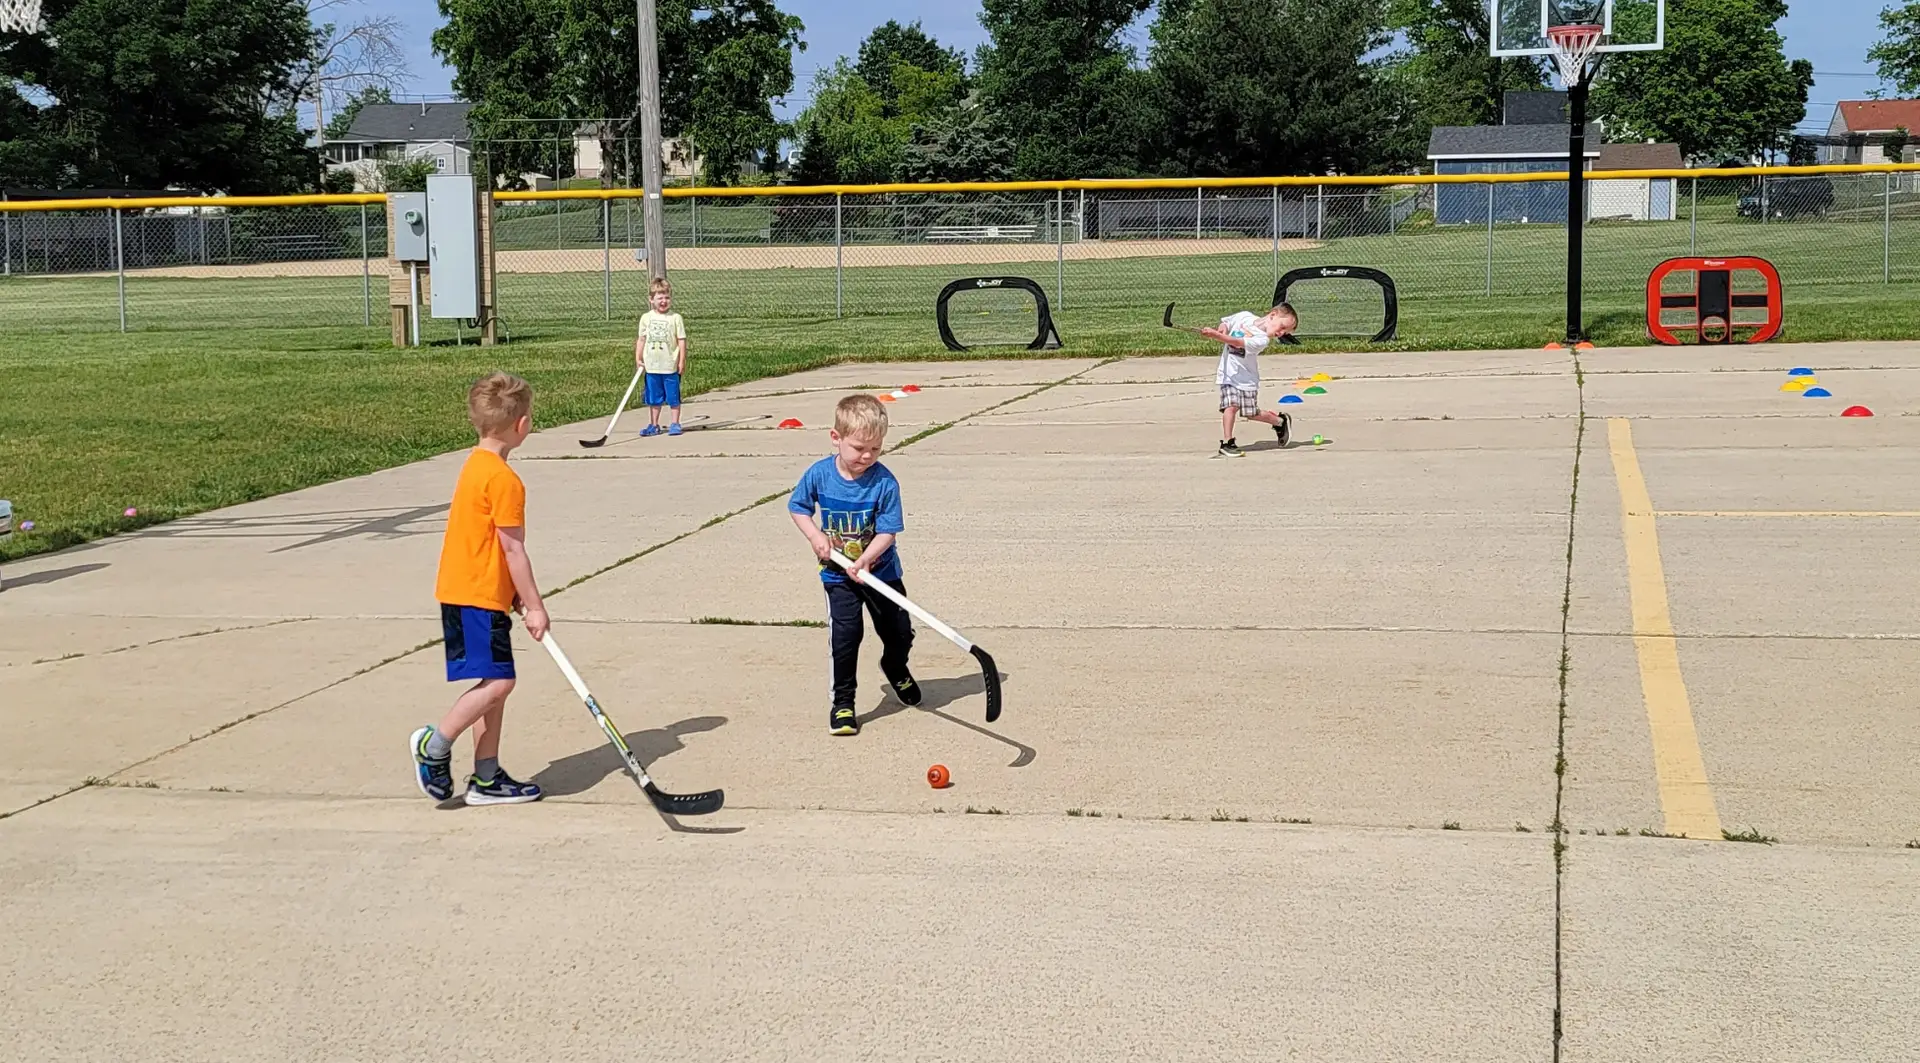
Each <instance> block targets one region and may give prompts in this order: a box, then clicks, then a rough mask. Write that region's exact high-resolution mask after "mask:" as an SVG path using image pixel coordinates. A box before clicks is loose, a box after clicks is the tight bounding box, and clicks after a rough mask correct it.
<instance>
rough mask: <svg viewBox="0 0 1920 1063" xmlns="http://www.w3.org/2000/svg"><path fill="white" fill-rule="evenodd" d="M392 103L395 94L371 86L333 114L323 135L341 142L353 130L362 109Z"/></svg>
mask: <svg viewBox="0 0 1920 1063" xmlns="http://www.w3.org/2000/svg"><path fill="white" fill-rule="evenodd" d="M392 102H393V93H391V92H388V91H387V90H386V89H384V88H382V87H381V86H379V85H370V86H368V87H366V88H364V89H361V90H360V91H359V92H357V93H354V94H353V95H352V96H349V97H347V99H346V102H344V103H342V104H341V105H340V109H339V110H337V111H334V112H333V114H332V115H331V116H330V117H328V119H327V127H326V129H324V130H322V134H323V136H324V137H325V139H327V140H339V139H340V138H341V137H344V136H346V135H347V131H348V130H350V129H352V128H353V120H354V119H355V118H356V117H358V116H359V114H360V109H361V108H362V107H365V106H366V105H367V104H369V103H392Z"/></svg>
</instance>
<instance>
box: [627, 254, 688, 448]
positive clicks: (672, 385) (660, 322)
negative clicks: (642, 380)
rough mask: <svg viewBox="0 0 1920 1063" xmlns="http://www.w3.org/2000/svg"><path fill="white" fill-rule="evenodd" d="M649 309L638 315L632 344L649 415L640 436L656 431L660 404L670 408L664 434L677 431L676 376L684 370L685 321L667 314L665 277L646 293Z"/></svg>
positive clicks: (670, 300)
mask: <svg viewBox="0 0 1920 1063" xmlns="http://www.w3.org/2000/svg"><path fill="white" fill-rule="evenodd" d="M648 302H650V303H651V304H652V307H651V309H649V310H648V311H647V312H646V313H644V314H642V315H640V335H639V336H638V337H637V338H636V339H635V340H634V343H633V361H634V364H635V365H636V366H639V367H641V368H642V369H644V370H645V371H646V374H647V391H646V402H647V406H648V408H649V410H648V412H650V413H651V414H652V415H653V419H652V421H651V423H649V424H648V425H647V426H646V427H645V428H642V429H641V430H640V434H641V435H643V436H657V435H659V434H660V407H662V406H669V407H672V408H673V423H672V424H670V425H668V426H667V434H668V435H670V436H677V435H679V434H680V375H681V374H682V373H685V372H686V371H687V323H686V322H685V321H683V320H681V317H680V315H679V314H675V313H671V312H670V311H671V310H672V308H673V289H672V288H671V287H669V286H668V284H667V279H666V278H665V277H660V278H657V279H656V280H655V281H654V282H653V284H652V286H651V290H650V291H649V292H648Z"/></svg>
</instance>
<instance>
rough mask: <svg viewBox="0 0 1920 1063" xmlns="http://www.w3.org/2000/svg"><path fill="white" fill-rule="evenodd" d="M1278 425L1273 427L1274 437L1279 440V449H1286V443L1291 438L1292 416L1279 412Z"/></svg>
mask: <svg viewBox="0 0 1920 1063" xmlns="http://www.w3.org/2000/svg"><path fill="white" fill-rule="evenodd" d="M1275 412H1278V413H1280V423H1279V424H1277V425H1274V426H1273V434H1274V437H1275V438H1277V439H1279V440H1280V449H1281V450H1285V449H1287V441H1288V440H1290V439H1292V438H1293V414H1290V413H1285V412H1281V411H1275Z"/></svg>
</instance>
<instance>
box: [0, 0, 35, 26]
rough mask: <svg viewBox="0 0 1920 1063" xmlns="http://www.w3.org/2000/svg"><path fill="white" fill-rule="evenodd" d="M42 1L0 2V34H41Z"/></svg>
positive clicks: (8, 0)
mask: <svg viewBox="0 0 1920 1063" xmlns="http://www.w3.org/2000/svg"><path fill="white" fill-rule="evenodd" d="M45 28H46V24H45V23H43V22H41V21H40V0H0V33H39V32H40V31H41V30H43V29H45Z"/></svg>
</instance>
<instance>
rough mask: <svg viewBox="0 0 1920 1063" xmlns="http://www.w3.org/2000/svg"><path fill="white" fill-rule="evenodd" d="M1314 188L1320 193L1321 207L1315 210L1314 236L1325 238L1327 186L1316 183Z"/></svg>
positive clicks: (1318, 238) (1320, 238)
mask: <svg viewBox="0 0 1920 1063" xmlns="http://www.w3.org/2000/svg"><path fill="white" fill-rule="evenodd" d="M1313 188H1314V191H1315V192H1317V193H1319V197H1318V198H1319V200H1320V206H1319V209H1318V210H1317V211H1316V212H1315V215H1314V220H1313V238H1314V239H1315V240H1325V239H1326V238H1327V186H1326V185H1314V186H1313Z"/></svg>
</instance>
